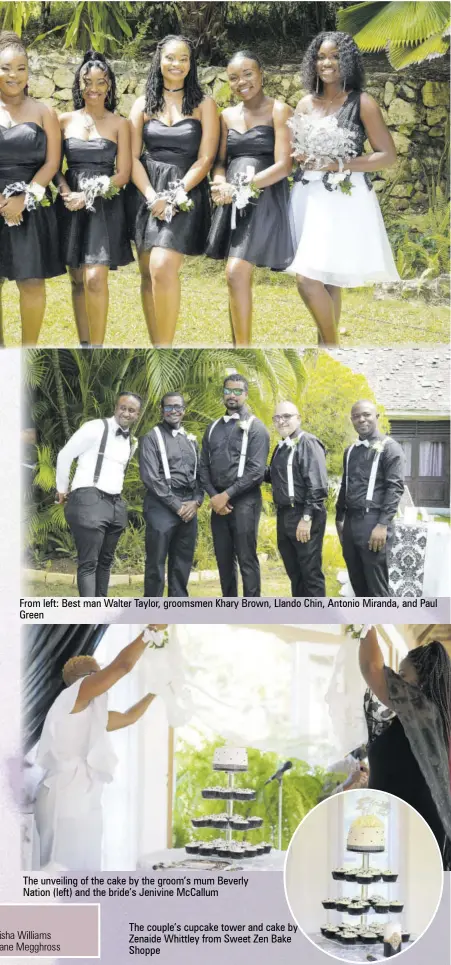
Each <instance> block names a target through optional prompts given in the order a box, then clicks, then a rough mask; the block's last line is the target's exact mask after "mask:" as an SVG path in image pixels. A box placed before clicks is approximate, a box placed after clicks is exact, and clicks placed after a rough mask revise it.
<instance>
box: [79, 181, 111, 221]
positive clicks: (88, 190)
mask: <svg viewBox="0 0 451 965" xmlns="http://www.w3.org/2000/svg"><path fill="white" fill-rule="evenodd" d="M80 191H82V192H83V194H84V196H85V207H86V210H87V211H93V212H95V207H94V201H95V199H96V198H105V199H106V200H107V201H108V200H110V199H111V198H114V197H116V195H117V194H119V191H120V188H118V187H116V185H115V184H113V182H112V180H111V178H109V177H108V175H107V174H97V175H93V176H92V177H89V178H80Z"/></svg>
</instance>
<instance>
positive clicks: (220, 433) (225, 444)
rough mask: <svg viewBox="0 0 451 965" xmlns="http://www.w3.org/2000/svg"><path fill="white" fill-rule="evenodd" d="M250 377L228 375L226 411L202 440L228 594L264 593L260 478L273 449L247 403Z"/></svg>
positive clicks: (202, 474)
mask: <svg viewBox="0 0 451 965" xmlns="http://www.w3.org/2000/svg"><path fill="white" fill-rule="evenodd" d="M247 397H248V383H247V381H246V379H245V378H244V377H243V376H242V375H238V374H235V373H234V374H233V375H229V376H228V377H227V378H226V379H225V381H224V385H223V399H224V405H225V409H226V412H225V415H223V416H222V418H219V419H215V421H214V422H212V423H211V424H210V425H209V426H208V428H207V431H206V432H205V435H204V438H203V442H202V454H201V467H200V478H201V482H202V485H203V487H204V489H205V491H206V492H207V493H208V495H209V496H210V506H211V509H212V514H211V531H212V536H213V545H214V550H215V556H216V561H217V564H218V569H219V578H220V581H221V591H222V595H223V596H224V597H236V596H238V570H237V561H238V565H239V567H240V572H241V577H242V580H243V596H260V593H261V580H260V564H259V561H258V557H257V534H258V523H259V520H260V513H261V505H262V497H261V490H260V487H261V483H262V482H263V478H264V475H265V467H266V460H267V458H268V452H269V432H268V430H267V429H266V428H265V426H264V425H263V423H262V422H261V421H260V419H257V418H256V416H254V415H252V413H251V412H250V410H249V408H248V406H247V405H246V402H247Z"/></svg>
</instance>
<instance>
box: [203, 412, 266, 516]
mask: <svg viewBox="0 0 451 965" xmlns="http://www.w3.org/2000/svg"><path fill="white" fill-rule="evenodd" d="M250 415H251V413H250V412H249V410H248V409H244V408H243V409H241V410H240V413H239V416H240V419H239V420H238V419H230V421H229V422H224V420H223V419H220V421H219V422H218V424H217V425H216V426H215V427H214V429H213V432H212V434H211V438H210V439H209V438H208V437H209V434H210V429H211V426H212V425H213V423H210V425H209V426H208V429H207V431H206V432H205V435H204V438H203V440H202V453H201V459H200V479H201V483H202V486H203V488H204V489H205V491H206V492H207V493H208V495H209V496H217V494H218V493H223V492H227V493H228V494H229V496H230V499H233V498H234V497H235V496H241V495H242V494H243V493H247V492H250V491H251V490H252V489H258V488H259V486H260V485H261V483H262V482H263V479H264V475H265V468H266V463H267V460H268V453H269V432H268V430H267V428H266V427H265V426H264V425H263V423H262V422H260V419H257V418H254V419H253V421H252V424H251V426H250V429H249V440H248V446H247V453H246V462H245V465H244V472H243V475H242V476H241V477H240V479H238V478H237V474H238V466H239V462H240V455H241V446H242V442H243V429H241V427H240V424H239V422H240V420H247V419H249V417H250Z"/></svg>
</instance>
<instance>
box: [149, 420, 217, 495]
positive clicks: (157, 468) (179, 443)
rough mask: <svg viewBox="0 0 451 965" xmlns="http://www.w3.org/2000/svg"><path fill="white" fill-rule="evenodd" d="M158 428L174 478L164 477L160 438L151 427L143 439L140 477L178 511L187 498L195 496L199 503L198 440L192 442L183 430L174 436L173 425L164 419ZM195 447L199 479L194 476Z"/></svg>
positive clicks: (201, 491)
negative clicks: (169, 424)
mask: <svg viewBox="0 0 451 965" xmlns="http://www.w3.org/2000/svg"><path fill="white" fill-rule="evenodd" d="M158 428H159V429H160V432H161V434H162V436H163V442H164V446H165V449H166V455H167V457H168V463H169V470H170V473H171V479H170V480H166V479H165V475H164V469H163V463H162V459H161V453H160V447H159V445H158V439H157V436H156V434H155V432H154V431H153V430H152V429H151V431H150V432H147V433H146V435H145V436H144V437H143V439H142V440H141V446H140V452H139V469H140V473H141V479H142V481H143V483H144V485H145V487H146V489H147V490H148V491H149V492H150V493H151V494H152V495H153V496H156V497H157V499H161V502H163V503H165V505H166V506H168V507H169V509H172V510H173V511H174V512H175V513H177V512H178V510H179V509H180V507H181V505H182V503H183V502H186V501H187V500H188V499H195V500H196V502H198V503H199V504H200V503H201V502H202V500H203V498H204V492H203V489H202V486H201V482H200V477H199V461H200V460H199V447H198V445H197V442H192V441H190V440H189V439H188V438H187V437H186V435H183V434H182V433H180V432H179V433H177V435H176V436H173V435H172V429H171V427H170V426H168V425H167V424H166V423H165V422H160V423H159V424H158ZM193 446H194V447H195V449H196V452H197V472H196V479H194V478H193V477H194V467H195V462H196V457H195V454H194V448H193Z"/></svg>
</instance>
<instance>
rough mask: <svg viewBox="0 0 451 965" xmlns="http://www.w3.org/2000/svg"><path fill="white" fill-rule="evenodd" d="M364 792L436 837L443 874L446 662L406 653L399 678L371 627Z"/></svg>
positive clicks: (424, 650)
mask: <svg viewBox="0 0 451 965" xmlns="http://www.w3.org/2000/svg"><path fill="white" fill-rule="evenodd" d="M359 659H360V669H361V671H362V674H363V677H364V679H365V680H366V683H367V684H368V687H369V688H370V689H369V690H368V691H367V693H366V695H365V715H366V720H367V725H368V761H369V766H370V779H369V785H368V786H369V787H373V788H376V789H377V790H378V791H386V792H388V793H389V794H395V795H396V796H397V797H399V798H401V799H402V800H403V801H406V803H407V804H410V805H411V806H412V807H414V808H415V809H416V810H417V811H418V812H419V814H421V815H422V817H423V818H424V820H425V821H426V822H427V824H428V825H429V827H430V828H431V830H432V831H433V833H434V835H435V837H436V839H437V843H438V845H439V847H440V851H441V853H442V857H443V864H444V867H445V869H448V870H449V868H450V858H451V848H450V839H451V792H450V770H449V754H450V733H451V661H450V659H449V656H448V654H447V652H446V649H445V647H444V646H443V644H441V643H439V642H437V641H434V642H433V643H429V644H426V645H425V646H423V647H417V648H416V649H414V650H411V651H410V652H409V654H408V656H407V657H405V658H404V660H403V661H402V663H401V665H400V668H399V673H398V674H397V673H395V672H394V671H393V670H391V669H390V667H386V666H385V665H384V658H383V655H382V651H381V649H380V647H379V644H378V640H377V633H376V631H375V629H374V628H373V627H371V628H370V629H369V630H368V632H367V634H366V636H365V637H364V639H363V640H361V642H360V653H359Z"/></svg>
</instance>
